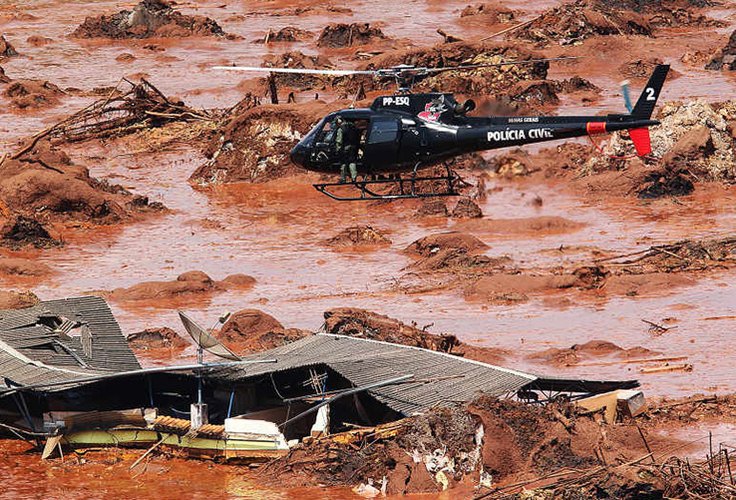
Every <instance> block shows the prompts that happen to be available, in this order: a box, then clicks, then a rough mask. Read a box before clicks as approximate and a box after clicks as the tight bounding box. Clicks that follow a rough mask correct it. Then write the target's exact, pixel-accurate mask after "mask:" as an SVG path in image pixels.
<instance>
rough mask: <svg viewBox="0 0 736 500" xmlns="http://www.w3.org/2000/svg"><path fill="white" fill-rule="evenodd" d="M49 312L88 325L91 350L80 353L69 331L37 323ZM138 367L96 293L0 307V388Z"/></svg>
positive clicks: (119, 331)
mask: <svg viewBox="0 0 736 500" xmlns="http://www.w3.org/2000/svg"><path fill="white" fill-rule="evenodd" d="M49 316H52V317H53V316H58V317H61V318H66V319H69V320H72V321H74V322H75V323H78V324H80V325H81V327H82V328H88V329H89V332H90V334H91V338H92V342H91V352H88V353H86V352H85V351H84V349H83V347H82V342H81V341H80V338H79V337H78V336H75V335H76V333H75V332H74V331H72V332H70V335H71V336H67V335H66V334H60V333H58V332H55V331H54V329H53V328H51V327H50V326H47V325H45V324H43V323H42V322H41V321H40V319H41V318H42V317H49ZM77 333H78V332H77ZM139 368H140V364H139V363H138V360H137V359H136V357H135V355H134V354H133V351H131V350H130V348H129V347H128V343H127V341H126V339H125V337H124V336H123V332H122V331H121V330H120V326H119V325H118V323H117V321H115V318H114V316H113V314H112V311H111V310H110V308H109V306H108V305H107V302H105V300H104V299H102V298H100V297H93V296H88V297H75V298H69V299H60V300H50V301H45V302H41V303H39V304H37V305H35V306H33V307H29V308H26V309H20V310H0V386H7V385H12V383H15V384H20V385H31V384H37V383H45V382H49V383H50V382H62V381H65V380H74V379H78V378H81V377H85V376H89V375H95V374H101V373H111V372H120V371H128V370H136V369H139ZM68 388H69V386H61V387H58V388H55V389H51V390H63V389H68Z"/></svg>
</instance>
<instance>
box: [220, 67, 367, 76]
mask: <svg viewBox="0 0 736 500" xmlns="http://www.w3.org/2000/svg"><path fill="white" fill-rule="evenodd" d="M212 69H218V70H225V71H262V72H264V73H296V74H302V75H327V76H349V75H375V74H376V71H372V70H366V71H360V70H351V69H307V68H264V67H262V66H214V67H213V68H212Z"/></svg>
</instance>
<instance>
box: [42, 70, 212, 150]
mask: <svg viewBox="0 0 736 500" xmlns="http://www.w3.org/2000/svg"><path fill="white" fill-rule="evenodd" d="M121 87H123V88H125V87H127V89H125V90H123V89H121ZM198 120H201V121H208V120H211V118H210V117H209V115H207V114H205V113H203V112H199V111H195V110H194V109H192V108H189V107H187V106H185V105H184V103H183V102H181V101H178V100H174V99H171V98H168V97H166V96H165V95H164V94H163V93H162V92H161V91H160V90H159V89H157V88H156V87H155V86H154V85H153V84H152V83H150V82H148V81H147V80H145V79H141V81H140V82H139V83H133V82H131V81H128V80H123V82H122V83H121V84H120V85H119V86H118V87H116V88H115V89H113V90H112V91H111V92H110V93H109V95H108V96H107V97H106V98H104V99H100V100H98V101H96V102H94V103H92V104H91V105H89V106H87V107H86V108H84V109H82V110H80V111H78V112H76V113H74V114H73V115H71V116H69V117H67V118H65V119H64V120H62V121H60V122H59V123H57V124H56V125H54V126H52V127H50V128H48V129H46V130H45V131H43V132H41V133H39V134H37V135H35V136H34V139H33V142H32V143H31V144H34V143H35V142H38V141H39V140H40V139H42V138H48V139H52V140H60V141H63V142H79V141H86V140H89V139H102V138H109V137H122V136H124V135H127V134H131V133H133V132H137V131H140V130H148V129H152V128H157V127H162V126H164V125H166V124H168V123H172V122H179V121H198Z"/></svg>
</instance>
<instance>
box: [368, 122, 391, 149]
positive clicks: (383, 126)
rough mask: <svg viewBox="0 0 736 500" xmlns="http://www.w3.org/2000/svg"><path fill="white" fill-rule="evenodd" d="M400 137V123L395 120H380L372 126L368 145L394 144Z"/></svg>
mask: <svg viewBox="0 0 736 500" xmlns="http://www.w3.org/2000/svg"><path fill="white" fill-rule="evenodd" d="M398 136H399V122H398V120H396V119H395V118H378V119H375V120H374V121H373V124H372V125H371V131H370V134H368V144H381V143H386V142H394V141H396V139H397V138H398Z"/></svg>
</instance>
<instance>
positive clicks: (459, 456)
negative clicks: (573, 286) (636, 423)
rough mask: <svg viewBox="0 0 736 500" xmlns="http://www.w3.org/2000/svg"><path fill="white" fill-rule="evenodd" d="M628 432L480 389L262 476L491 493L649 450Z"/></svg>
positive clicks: (339, 438)
mask: <svg viewBox="0 0 736 500" xmlns="http://www.w3.org/2000/svg"><path fill="white" fill-rule="evenodd" d="M635 433H636V431H635V430H634V428H632V427H627V428H622V427H614V426H610V425H607V424H605V423H604V422H603V421H602V417H601V416H600V415H599V414H597V413H594V414H587V415H582V414H578V413H576V411H575V408H574V407H573V406H572V405H569V404H549V405H547V406H531V405H527V404H523V403H518V402H514V401H510V400H498V399H496V398H491V397H487V396H480V397H478V398H477V399H476V400H474V401H472V402H471V403H468V404H466V405H464V406H462V407H455V408H436V409H432V410H430V411H429V412H427V413H426V414H423V415H419V416H416V417H410V418H406V419H404V420H400V421H397V422H394V423H391V424H384V425H379V426H377V427H375V428H367V429H364V430H363V429H361V430H358V431H349V432H345V433H341V434H336V435H332V436H329V437H325V438H320V439H314V440H308V441H306V442H305V443H303V444H300V445H297V446H296V447H295V448H292V449H291V450H290V452H289V453H288V454H287V455H286V456H285V457H283V458H279V459H277V460H275V461H274V462H271V463H270V464H268V465H266V466H264V468H263V469H262V472H261V474H262V475H267V476H268V477H270V478H274V479H275V478H278V480H279V481H284V479H287V480H288V481H290V482H291V481H294V482H295V483H294V484H295V485H298V486H307V485H313V484H325V485H330V486H338V485H339V486H355V485H358V484H362V485H363V489H364V490H365V489H368V490H370V488H366V486H371V487H372V488H373V489H374V490H376V492H378V491H379V488H381V489H382V490H383V491H385V493H386V494H389V495H392V494H406V493H435V492H438V491H442V490H448V489H452V488H455V487H457V486H458V485H460V484H464V485H466V486H467V485H468V484H471V485H474V486H475V487H476V488H479V489H480V493H490V492H493V491H494V489H495V488H496V485H497V484H506V485H508V484H513V483H514V481H523V480H525V479H528V478H529V477H536V476H541V475H551V476H552V477H555V473H559V474H560V475H562V476H563V477H568V476H569V475H570V472H569V471H571V470H576V471H583V470H588V469H592V470H597V469H602V468H604V467H603V464H605V463H607V462H608V463H617V462H618V463H621V462H630V461H632V459H634V460H635V459H637V458H641V457H642V456H646V449H645V447H644V446H643V444H640V443H641V441H639V442H638V443H637V442H635V441H634V440H633V439H632V438H633V435H634V434H635ZM637 437H638V434H637ZM356 449H360V453H356V452H355V450H356ZM604 457H605V458H604ZM606 461H607V462H606ZM579 477H580V478H581V477H585V476H583V475H582V474H581V475H580V476H579ZM358 488H359V487H358ZM370 491H373V490H370ZM643 491H646V489H645V490H643ZM615 498H624V497H615ZM628 498H631V497H628Z"/></svg>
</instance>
